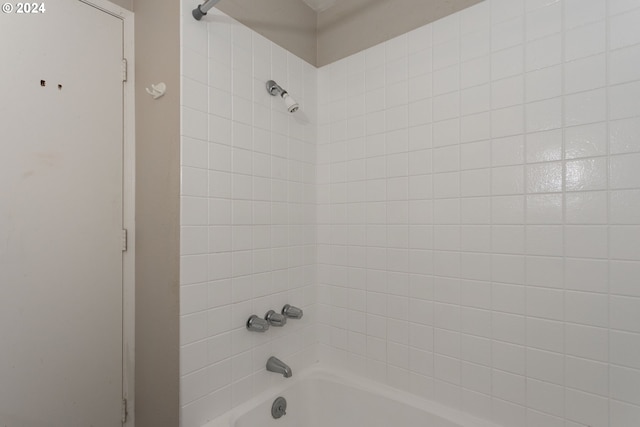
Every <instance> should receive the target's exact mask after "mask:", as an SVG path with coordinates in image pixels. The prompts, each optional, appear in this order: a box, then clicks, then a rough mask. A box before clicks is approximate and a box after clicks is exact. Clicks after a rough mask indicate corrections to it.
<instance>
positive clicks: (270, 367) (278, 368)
mask: <svg viewBox="0 0 640 427" xmlns="http://www.w3.org/2000/svg"><path fill="white" fill-rule="evenodd" d="M267 371H269V372H275V373H277V374H282V376H284V377H285V378H289V377H291V375H293V372H292V371H291V368H290V367H289V365H287V364H286V363H284V362H283V361H282V360H280V359H278V358H277V357H274V356H271V357H270V358H269V360H267Z"/></svg>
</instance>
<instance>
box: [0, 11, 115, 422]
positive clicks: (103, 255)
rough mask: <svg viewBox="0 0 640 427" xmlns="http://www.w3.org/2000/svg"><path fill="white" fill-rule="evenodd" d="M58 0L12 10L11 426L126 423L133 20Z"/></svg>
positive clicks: (5, 49)
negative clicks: (128, 72)
mask: <svg viewBox="0 0 640 427" xmlns="http://www.w3.org/2000/svg"><path fill="white" fill-rule="evenodd" d="M45 8H46V9H45V11H44V12H42V11H41V13H39V14H20V15H18V14H16V13H15V11H14V13H12V14H3V16H0V58H1V59H0V426H2V427H5V426H6V427H39V426H47V427H89V426H94V427H102V426H104V427H115V426H120V425H121V418H122V414H121V404H122V392H123V391H122V382H123V379H122V372H123V371H122V363H123V362H122V355H123V351H122V345H123V344H122V342H123V341H122V324H123V322H122V312H123V310H122V296H123V287H122V286H123V278H122V274H123V267H122V265H123V264H122V262H123V261H122V257H123V252H122V221H123V193H122V186H123V82H122V68H121V67H122V58H123V21H122V20H121V19H119V18H117V17H115V16H113V15H110V14H108V13H105V12H104V11H101V10H99V9H97V8H95V7H93V6H91V5H88V4H85V3H82V2H80V1H78V0H55V1H46V2H45Z"/></svg>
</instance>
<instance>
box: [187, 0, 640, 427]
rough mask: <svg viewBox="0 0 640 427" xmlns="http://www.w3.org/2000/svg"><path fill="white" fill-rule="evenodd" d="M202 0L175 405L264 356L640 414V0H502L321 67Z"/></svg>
mask: <svg viewBox="0 0 640 427" xmlns="http://www.w3.org/2000/svg"><path fill="white" fill-rule="evenodd" d="M192 7H193V5H192V4H187V2H185V4H184V7H183V18H182V28H183V30H182V32H183V34H182V68H181V69H182V142H181V153H182V156H181V162H182V163H181V164H182V192H181V204H182V209H181V225H182V228H181V278H180V280H181V295H180V298H181V408H182V413H181V415H182V426H184V427H195V426H200V425H202V424H203V423H204V422H206V420H208V419H211V418H213V417H215V416H217V415H219V414H221V413H223V412H225V411H227V410H228V409H230V408H232V407H234V406H236V405H238V404H239V403H242V402H243V401H245V400H246V399H248V398H250V397H252V396H254V395H255V394H256V393H258V392H259V391H261V390H263V389H264V388H265V387H268V386H269V385H271V384H274V383H277V382H278V381H282V379H281V378H279V377H277V376H275V375H273V374H267V373H266V372H265V370H264V362H265V361H266V359H267V358H268V356H269V355H271V354H275V355H276V356H278V357H282V358H283V359H284V360H285V361H287V362H288V363H289V364H290V365H292V366H293V368H294V370H297V369H300V368H303V367H305V366H307V365H309V364H310V363H312V362H314V361H315V360H317V359H318V357H319V358H320V359H321V360H323V361H325V362H329V363H336V364H339V365H342V366H345V367H348V368H350V369H351V370H353V371H354V372H356V373H360V374H362V375H366V376H368V377H370V378H373V379H376V380H379V381H382V382H386V383H387V384H390V385H391V386H393V387H397V388H401V389H405V390H408V391H410V392H412V393H415V394H417V395H419V396H424V397H428V398H430V399H435V400H437V401H440V402H442V403H445V404H447V405H450V406H454V407H457V408H460V409H463V410H465V411H468V412H470V413H473V414H475V415H478V416H480V417H484V418H489V419H492V420H494V421H495V422H497V423H499V424H502V425H505V426H508V427H521V426H522V427H524V426H526V427H537V426H545V427H556V426H558V427H559V426H564V427H585V426H591V427H632V426H636V425H640V316H639V314H638V313H640V243H639V242H640V172H639V171H640V168H639V166H640V102H638V99H640V37H639V36H638V34H640V33H638V31H637V25H638V22H640V2H638V1H637V0H486V1H484V2H482V3H480V4H478V5H476V6H474V7H471V8H469V9H466V10H464V11H462V12H459V13H457V14H454V15H451V16H449V17H447V18H445V19H442V20H440V21H437V22H435V23H433V24H431V25H427V26H424V27H421V28H419V29H417V30H414V31H412V32H410V33H408V34H405V35H402V36H400V37H397V38H395V39H393V40H390V41H388V42H386V43H384V44H380V45H378V46H374V47H372V48H370V49H368V50H366V51H363V52H360V53H358V54H355V55H353V56H351V57H348V58H345V59H343V60H341V61H338V62H336V63H334V64H331V65H329V66H326V67H324V68H322V69H320V70H316V69H315V68H313V67H312V66H310V65H308V64H306V63H304V62H303V61H302V60H300V59H299V58H296V57H295V56H293V55H291V54H290V53H288V52H286V51H285V50H283V49H281V48H280V47H278V46H276V45H274V44H273V43H271V42H269V41H268V40H266V39H264V38H263V37H261V36H259V35H258V34H256V33H254V32H253V31H251V30H249V29H247V28H246V27H244V26H242V25H240V24H238V23H237V22H235V21H233V20H231V19H229V18H228V17H226V16H225V15H223V14H219V13H216V12H214V11H212V12H211V13H210V16H209V17H208V18H207V19H206V20H204V21H202V22H196V21H194V20H193V19H192V18H191V15H190V11H191V8H192ZM269 79H275V80H276V81H277V82H278V83H280V84H281V85H282V86H283V87H285V88H287V89H288V90H289V91H290V92H291V93H292V94H293V95H294V97H296V98H297V99H298V101H300V104H301V113H299V114H297V115H295V116H290V115H287V114H286V113H285V112H284V111H285V110H284V107H283V105H282V103H281V102H280V101H279V100H278V99H275V98H271V97H270V96H269V95H268V94H267V93H266V91H265V90H264V83H265V81H266V80H269ZM287 302H288V303H292V304H294V305H299V306H302V307H303V308H304V309H305V317H304V319H303V320H302V321H298V322H294V321H290V322H289V324H288V325H287V326H286V327H285V328H283V329H280V330H277V329H275V328H272V329H271V330H270V331H269V332H268V333H266V334H264V335H257V334H252V333H249V332H247V331H246V330H245V329H244V323H245V321H246V319H247V317H248V316H249V315H250V314H252V313H256V314H258V315H262V314H263V313H264V312H266V311H267V310H268V309H271V308H273V309H276V310H278V309H279V308H280V307H281V306H282V305H283V304H284V303H287ZM318 340H320V343H321V348H320V350H321V351H320V352H319V353H317V352H316V346H315V343H316V342H317V341H318Z"/></svg>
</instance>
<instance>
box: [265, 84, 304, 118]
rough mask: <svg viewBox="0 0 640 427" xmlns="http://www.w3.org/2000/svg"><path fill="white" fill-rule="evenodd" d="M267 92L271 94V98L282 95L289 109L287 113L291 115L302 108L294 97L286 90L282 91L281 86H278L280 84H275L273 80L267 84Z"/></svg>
mask: <svg viewBox="0 0 640 427" xmlns="http://www.w3.org/2000/svg"><path fill="white" fill-rule="evenodd" d="M267 92H269V94H271V96H278V95H280V97H281V98H282V100H283V101H284V105H285V106H286V107H287V111H288V112H290V113H295V112H296V111H298V109H299V108H300V105H299V104H298V102H297V101H296V100H295V99H293V97H292V96H291V95H289V93H288V92H287V91H286V90H284V89H282V88H281V87H280V85H278V83H276V82H274V81H273V80H269V81H268V82H267Z"/></svg>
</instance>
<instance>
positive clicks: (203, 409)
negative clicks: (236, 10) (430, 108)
mask: <svg viewBox="0 0 640 427" xmlns="http://www.w3.org/2000/svg"><path fill="white" fill-rule="evenodd" d="M192 8H193V3H192V2H184V7H183V17H182V67H181V72H182V102H181V105H182V142H181V152H182V155H181V165H182V169H181V170H182V176H181V184H182V187H181V220H180V221H181V239H180V240H181V242H180V243H181V268H180V271H181V274H180V285H181V286H180V301H181V302H180V304H181V310H180V316H181V322H180V323H181V333H180V344H181V349H180V364H181V366H180V371H181V383H180V400H181V403H180V404H181V419H182V422H181V425H182V426H183V427H199V426H201V425H203V424H204V423H205V422H206V421H207V420H209V419H212V418H215V417H216V416H218V415H220V414H221V413H223V412H226V411H227V410H229V409H231V408H232V407H234V406H236V405H238V404H240V403H242V402H244V401H246V400H248V399H250V398H251V397H253V396H254V395H255V394H256V393H259V392H260V391H262V390H264V389H265V388H266V387H268V386H270V385H272V384H276V383H278V382H279V381H284V379H283V378H282V377H279V376H277V375H275V374H272V373H267V372H266V370H265V369H264V365H265V363H266V361H267V359H268V357H269V356H271V355H275V356H277V357H280V358H282V360H284V361H285V362H286V363H288V364H289V365H290V366H291V367H292V369H293V370H294V371H299V370H300V369H302V368H304V367H305V366H308V365H309V364H311V363H313V362H315V361H316V360H317V356H316V347H317V338H316V336H317V334H316V326H315V324H316V322H315V311H316V310H315V302H316V286H315V277H316V244H315V243H316V209H315V204H316V191H315V176H316V149H315V146H316V134H317V125H316V117H317V113H316V110H317V99H316V91H317V70H316V69H315V68H314V67H312V66H311V65H309V64H307V63H305V62H303V61H302V60H301V59H299V58H297V57H295V56H293V55H292V54H290V53H288V52H286V51H285V50H284V49H282V48H280V47H279V46H277V45H275V44H273V43H271V42H270V41H268V40H266V39H265V38H263V37H262V36H260V35H258V34H257V33H255V32H253V31H251V30H249V29H248V28H246V27H244V26H243V25H241V24H239V23H237V22H236V21H234V20H232V19H230V18H229V17H227V16H225V15H223V14H220V13H218V12H216V11H215V10H212V11H211V12H210V13H209V16H208V17H207V18H206V19H203V20H202V21H201V22H197V21H195V20H194V19H193V18H192V17H191V9H192ZM269 79H274V80H276V81H277V82H278V83H279V84H281V85H282V86H283V87H284V88H286V89H288V90H289V91H290V93H291V94H292V95H293V96H294V97H295V98H296V99H297V100H298V102H299V103H300V105H301V109H300V112H299V113H298V114H297V115H295V116H292V115H289V114H287V113H286V109H285V108H284V103H283V102H282V101H281V100H280V99H276V98H272V97H271V96H270V95H269V94H268V93H267V91H266V89H265V83H266V81H267V80H269ZM286 303H290V304H292V305H296V306H299V307H301V308H303V309H304V311H305V316H304V318H303V319H302V320H298V321H295V320H291V321H289V322H288V324H287V325H286V326H285V327H284V328H281V329H280V328H271V329H270V330H269V331H268V332H267V333H265V334H257V333H253V332H249V331H247V330H246V329H245V323H246V321H247V319H248V317H249V316H250V315H251V314H254V313H255V314H257V315H259V316H261V317H262V316H264V314H265V313H266V312H267V311H268V310H269V309H274V310H276V311H280V309H281V308H282V306H283V305H284V304H286Z"/></svg>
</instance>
